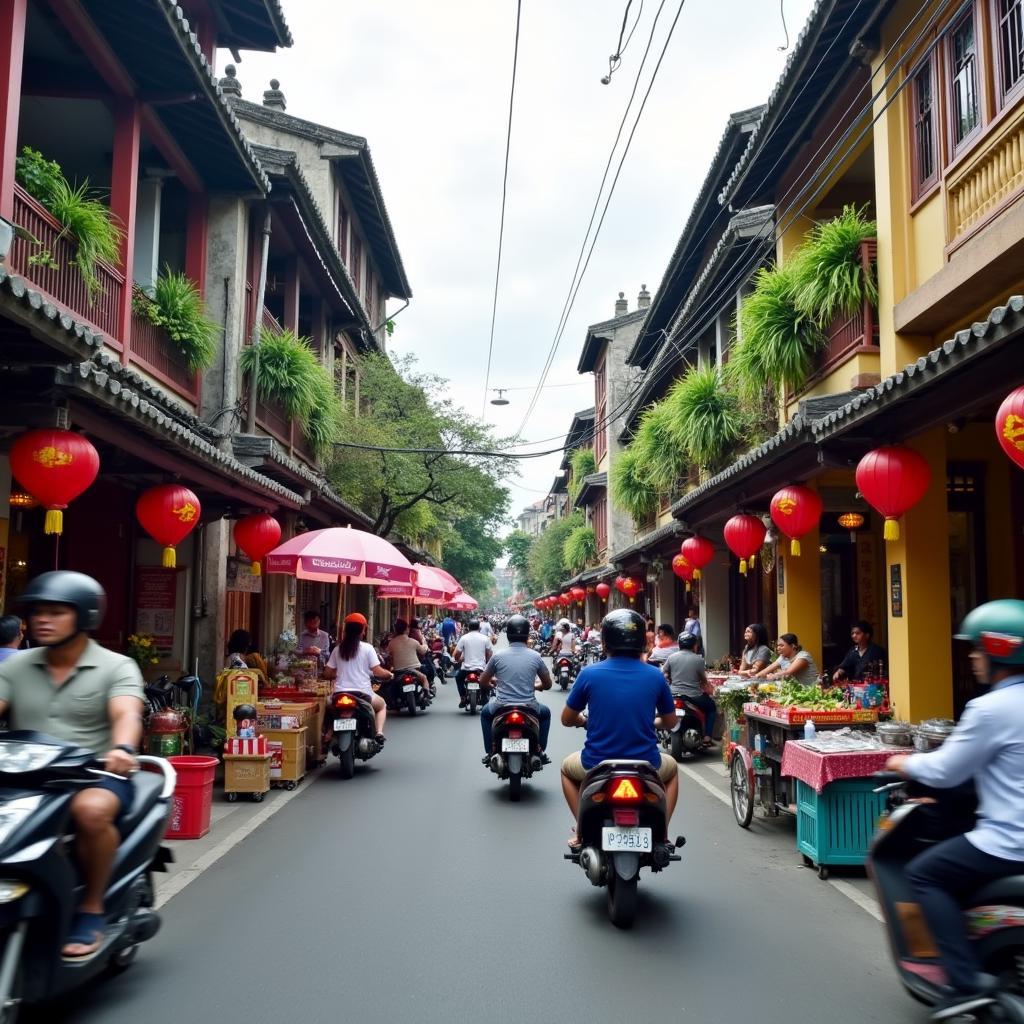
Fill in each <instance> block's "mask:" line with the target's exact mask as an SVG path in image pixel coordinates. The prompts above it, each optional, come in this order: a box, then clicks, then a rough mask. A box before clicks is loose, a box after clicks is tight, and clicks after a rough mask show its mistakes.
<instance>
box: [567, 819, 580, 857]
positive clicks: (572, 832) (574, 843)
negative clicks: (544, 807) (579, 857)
mask: <svg viewBox="0 0 1024 1024" xmlns="http://www.w3.org/2000/svg"><path fill="white" fill-rule="evenodd" d="M581 846H583V840H582V839H580V837H579V836H578V835H577V834H576V826H575V825H573V826H572V828H570V829H569V849H570V850H574V851H575V850H578V849H580V847H581Z"/></svg>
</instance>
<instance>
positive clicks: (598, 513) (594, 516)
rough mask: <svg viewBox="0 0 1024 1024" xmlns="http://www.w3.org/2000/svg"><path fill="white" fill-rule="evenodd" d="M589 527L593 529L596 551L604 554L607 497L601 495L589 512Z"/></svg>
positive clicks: (606, 536)
mask: <svg viewBox="0 0 1024 1024" xmlns="http://www.w3.org/2000/svg"><path fill="white" fill-rule="evenodd" d="M590 520H591V525H592V526H593V527H594V536H595V537H596V538H597V550H598V552H599V553H600V554H604V553H605V552H606V551H607V550H608V496H607V494H602V495H601V497H600V498H598V499H597V500H596V501H595V502H594V504H593V505H592V506H591V511H590Z"/></svg>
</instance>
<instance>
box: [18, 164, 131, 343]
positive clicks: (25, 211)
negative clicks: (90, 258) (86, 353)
mask: <svg viewBox="0 0 1024 1024" xmlns="http://www.w3.org/2000/svg"><path fill="white" fill-rule="evenodd" d="M14 223H15V224H16V225H17V226H18V227H20V228H22V229H24V230H25V231H26V232H28V233H29V234H31V235H32V236H33V237H34V238H35V239H37V242H32V241H27V240H25V239H22V238H16V239H15V241H14V245H13V246H12V248H11V253H10V255H9V257H8V263H9V264H10V266H11V268H12V269H13V270H14V271H15V272H16V273H18V274H21V275H22V276H23V277H24V278H25V279H26V280H28V281H29V282H31V284H32V286H33V287H34V288H37V289H39V291H41V292H45V293H46V295H47V297H48V298H49V299H51V300H52V301H53V303H54V305H57V306H60V307H61V308H63V309H65V310H67V312H68V313H70V314H71V315H72V316H74V317H75V318H76V319H78V320H83V321H85V322H86V323H88V324H89V325H90V326H92V327H93V328H94V329H95V330H96V331H97V332H98V333H99V334H102V335H103V336H104V340H105V341H106V342H107V343H108V344H109V345H110V346H111V347H112V348H116V349H121V348H122V342H123V340H124V339H123V338H121V337H120V328H119V326H118V311H119V310H120V309H121V303H122V299H123V296H124V288H125V281H124V275H123V274H121V273H120V271H118V270H115V269H114V268H113V267H111V266H108V265H107V264H105V263H98V264H97V268H96V269H97V273H98V275H99V278H100V291H99V293H98V294H97V295H95V296H93V297H92V298H90V296H89V291H88V289H87V288H86V286H85V281H83V280H82V275H81V274H80V273H79V272H78V268H77V267H76V266H75V265H74V263H72V259H73V258H74V255H75V241H74V239H73V238H71V237H69V236H68V235H66V234H62V232H63V230H64V229H63V227H62V225H61V224H60V222H59V221H57V220H55V219H54V218H53V217H52V216H51V215H50V213H49V212H48V211H47V210H46V209H44V208H43V206H42V205H41V204H40V203H38V202H37V201H36V200H35V199H33V198H32V196H30V195H29V194H28V193H27V192H26V191H25V190H24V189H23V188H22V187H21V186H20V185H17V184H16V185H15V186H14ZM43 251H47V252H49V253H50V256H51V257H52V260H53V264H54V266H52V267H51V266H45V265H43V264H33V263H32V259H33V257H38V255H39V254H40V253H41V252H43Z"/></svg>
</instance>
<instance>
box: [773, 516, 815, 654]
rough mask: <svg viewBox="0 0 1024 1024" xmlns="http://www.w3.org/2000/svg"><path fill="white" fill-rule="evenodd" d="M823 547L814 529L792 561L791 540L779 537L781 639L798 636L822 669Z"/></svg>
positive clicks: (778, 574)
mask: <svg viewBox="0 0 1024 1024" xmlns="http://www.w3.org/2000/svg"><path fill="white" fill-rule="evenodd" d="M820 543H821V537H820V533H819V531H818V529H817V528H815V529H814V530H813V531H811V533H808V534H805V535H804V536H803V537H801V538H800V552H801V553H800V555H799V557H793V556H792V555H790V553H789V539H788V538H787V537H780V538H779V560H778V569H777V576H778V577H779V578H780V579H781V581H782V593H780V594H779V595H778V599H779V601H778V607H779V635H780V636H781V635H782V634H783V633H796V635H797V636H798V637H799V638H800V643H801V644H803V646H804V647H805V648H806V649H807V650H808V651H809V652H810V653H811V655H812V657H813V658H814V660H815V661H816V662H817V664H818V666H819V667H820V666H821V657H822V655H821V552H820V551H819V550H818V545H819V544H820ZM772 639H773V640H774V639H775V638H774V637H772Z"/></svg>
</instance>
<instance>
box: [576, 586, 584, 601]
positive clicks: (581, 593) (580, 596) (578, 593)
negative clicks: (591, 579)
mask: <svg viewBox="0 0 1024 1024" xmlns="http://www.w3.org/2000/svg"><path fill="white" fill-rule="evenodd" d="M586 596H587V592H586V591H585V590H584V589H583V587H573V588H572V599H573V600H574V601H582V600H583V599H584V598H585V597H586Z"/></svg>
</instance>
